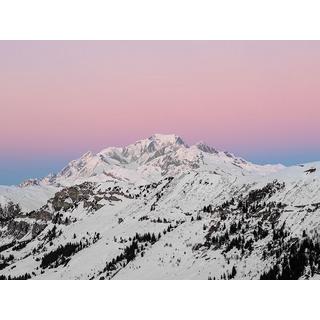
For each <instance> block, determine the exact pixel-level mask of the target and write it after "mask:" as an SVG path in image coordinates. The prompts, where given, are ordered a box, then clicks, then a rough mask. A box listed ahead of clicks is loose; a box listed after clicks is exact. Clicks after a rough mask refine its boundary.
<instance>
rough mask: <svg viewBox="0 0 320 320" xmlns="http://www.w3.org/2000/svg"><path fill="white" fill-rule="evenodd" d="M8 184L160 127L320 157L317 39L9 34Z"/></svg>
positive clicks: (256, 155)
mask: <svg viewBox="0 0 320 320" xmlns="http://www.w3.org/2000/svg"><path fill="white" fill-rule="evenodd" d="M0 110H1V124H0V150H1V157H0V184H13V183H18V182H20V181H21V180H24V179H25V178H28V177H41V176H44V175H46V174H48V173H49V172H52V171H53V172H55V171H57V170H59V169H61V168H62V167H63V166H64V165H65V164H66V163H67V162H68V161H69V160H72V159H74V158H77V157H79V156H80V155H81V154H83V153H85V152H86V151H87V150H91V151H95V152H97V151H100V150H101V149H102V148H105V147H108V146H114V145H116V146H118V145H126V144H129V143H132V142H134V141H135V140H138V139H140V138H145V137H148V136H150V135H151V134H153V133H176V134H178V135H180V136H182V138H184V140H185V141H186V142H188V143H189V144H192V143H195V142H197V141H199V140H204V141H205V142H207V143H208V144H210V145H212V146H214V147H216V148H218V149H221V150H229V151H231V152H233V153H235V154H236V155H240V156H242V157H244V158H246V159H248V160H251V161H253V162H257V163H279V162H281V163H284V164H296V163H300V162H307V161H314V160H320V148H319V147H320V142H319V141H320V139H319V137H320V125H319V123H320V41H310V42H309V41H292V42H290V41H80V42H77V41H51V42H50V41H38V42H37V41H10V42H7V41H0Z"/></svg>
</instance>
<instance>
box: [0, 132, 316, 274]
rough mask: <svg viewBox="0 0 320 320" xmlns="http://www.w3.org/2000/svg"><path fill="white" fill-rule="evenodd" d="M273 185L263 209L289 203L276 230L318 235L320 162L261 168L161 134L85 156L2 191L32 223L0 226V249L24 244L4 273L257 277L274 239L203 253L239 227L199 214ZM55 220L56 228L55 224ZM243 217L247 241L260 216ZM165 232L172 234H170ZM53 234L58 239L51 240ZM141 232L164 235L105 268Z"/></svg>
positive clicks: (216, 215)
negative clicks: (63, 252)
mask: <svg viewBox="0 0 320 320" xmlns="http://www.w3.org/2000/svg"><path fill="white" fill-rule="evenodd" d="M275 181H276V182H277V183H279V186H278V185H277V184H276V183H275ZM272 184H274V185H275V186H276V187H275V188H276V189H275V191H274V192H273V193H270V195H268V196H267V197H266V198H264V199H263V201H261V203H262V202H265V203H267V205H268V204H271V203H276V204H279V203H280V204H285V206H286V207H285V209H283V210H282V211H281V214H280V216H279V217H278V218H277V219H278V220H276V221H277V225H279V226H281V225H282V224H283V223H284V222H285V225H286V228H287V229H288V230H289V231H290V232H291V234H292V235H295V236H297V237H301V234H302V232H303V231H304V230H307V232H308V233H310V234H312V235H314V234H316V233H317V232H318V229H319V227H320V218H319V217H320V215H319V214H320V205H319V207H318V205H317V204H320V162H314V163H308V164H303V165H297V166H292V167H285V166H282V165H256V164H253V163H251V162H248V161H246V160H244V159H242V158H239V157H236V156H234V155H233V154H230V153H228V152H222V151H217V150H216V149H214V148H212V147H210V146H207V145H206V144H204V143H203V142H201V143H198V144H196V145H194V146H188V145H187V144H186V143H185V142H184V141H183V140H182V139H181V138H180V137H178V136H176V135H161V134H155V135H153V136H151V137H150V138H148V139H144V140H141V141H138V142H136V143H134V144H131V145H129V146H127V147H123V148H120V147H117V148H114V147H112V148H107V149H104V150H102V151H101V152H99V153H97V154H93V153H91V152H88V153H86V154H85V155H83V156H82V157H81V158H80V159H78V160H74V161H71V162H70V163H69V164H68V165H67V166H66V167H65V168H64V169H62V170H61V171H60V172H59V173H58V174H56V175H50V176H48V177H46V178H44V179H41V180H37V181H36V182H35V181H34V180H30V183H28V182H25V183H23V184H22V185H21V186H17V187H5V186H1V187H0V204H1V205H2V206H5V205H6V204H7V203H8V202H9V201H12V202H13V203H15V204H19V205H20V207H21V209H22V212H23V213H22V214H20V215H19V216H17V217H16V218H15V220H14V221H16V224H17V223H20V224H21V225H22V223H24V222H25V223H27V224H29V227H28V228H27V229H28V230H24V229H21V228H20V227H18V226H17V225H14V226H13V227H12V225H13V224H11V225H10V226H9V225H6V223H3V224H1V228H0V235H1V236H0V240H1V243H2V245H3V244H10V243H12V241H16V242H17V243H21V242H25V243H26V245H25V246H24V247H23V248H22V249H20V250H13V248H14V246H12V247H10V248H8V249H5V250H3V251H2V252H0V254H1V255H3V256H4V257H8V256H9V255H10V254H12V255H13V256H14V258H13V260H12V261H11V262H10V264H9V265H8V266H7V267H5V268H3V270H0V275H1V274H2V275H4V276H6V277H8V276H10V277H17V276H20V275H23V274H25V273H29V274H30V275H31V276H32V278H34V279H208V278H209V277H210V278H217V279H220V278H221V277H222V276H223V274H231V272H232V268H233V266H236V268H237V274H236V276H235V278H236V279H258V278H259V277H260V276H261V274H262V272H264V271H266V270H267V269H268V268H270V266H271V265H272V264H273V263H274V260H272V259H273V258H272V257H271V256H270V258H268V259H263V258H262V253H263V249H262V248H263V247H264V246H266V245H267V242H268V241H271V235H270V233H269V234H268V236H266V237H265V238H264V239H261V240H259V239H258V240H257V241H256V242H255V244H254V248H253V251H252V252H250V254H249V253H248V254H244V255H243V256H240V254H239V252H238V251H237V250H236V249H232V250H231V251H228V252H225V251H223V250H222V249H221V248H216V249H213V248H212V247H210V248H207V247H205V246H204V245H203V244H204V243H205V238H206V236H207V234H208V230H210V227H212V226H213V227H215V226H219V225H221V223H225V224H226V225H227V228H228V227H229V226H231V223H232V222H234V221H238V220H235V219H237V217H236V215H235V214H233V213H228V216H227V218H226V219H225V220H223V221H222V220H221V211H219V212H218V211H215V210H212V211H211V212H205V211H204V210H203V208H204V207H205V206H208V205H211V206H212V207H213V208H216V207H217V208H218V206H220V205H222V204H223V203H225V202H226V201H230V200H231V199H232V198H234V199H242V198H245V197H246V196H248V195H249V193H250V191H254V190H258V189H263V188H264V187H266V186H267V185H272ZM75 189H76V191H75ZM88 190H89V191H88ZM65 193H66V194H67V195H66V196H65V195H64V194H65ZM75 193H76V195H75ZM82 195H84V196H82ZM61 199H62V200H61ZM60 200H61V202H62V205H60V202H59V201H60ZM257 203H258V202H257ZM234 209H235V210H236V207H234ZM32 210H36V211H37V212H38V213H39V217H40V213H41V214H42V213H43V212H46V213H47V214H48V215H51V218H49V219H47V220H45V219H44V218H43V217H41V218H39V217H38V216H37V217H36V218H35V217H33V216H32V215H31V216H30V215H29V213H30V212H31V211H32ZM261 212H262V213H261V214H262V215H263V210H262V209H261ZM56 215H59V216H60V219H61V220H60V222H57V221H56V220H54V219H53V218H52V217H54V216H56ZM66 218H67V220H65V219H66ZM246 219H248V220H247V221H250V226H249V227H248V229H246V231H243V234H244V237H245V238H246V239H247V240H248V239H249V238H250V235H251V232H252V230H253V229H254V228H256V227H257V226H258V219H261V215H259V217H258V215H257V217H256V216H255V215H252V216H250V214H248V215H247V216H246ZM259 221H260V220H259ZM261 221H262V222H263V221H264V220H263V218H262V220H261ZM259 223H260V222H259ZM36 224H37V225H39V224H41V225H43V230H42V231H41V232H39V233H36V232H35V231H34V228H35V227H34V226H35V225H36ZM169 226H171V227H172V230H170V231H168V232H167V229H168V227H169ZM267 226H268V227H270V224H268V223H266V227H267ZM53 228H56V236H54V237H52V238H50V237H49V236H48V234H49V233H50V232H51V230H52V229H53ZM169 229H170V228H169ZM32 230H33V231H34V232H32ZM319 231H320V230H319ZM216 232H217V234H219V232H220V231H216ZM137 233H138V234H139V235H143V234H146V233H150V234H153V233H154V234H155V235H156V236H157V237H158V234H161V237H160V238H157V241H155V242H153V243H151V242H139V244H138V245H139V246H140V245H143V248H142V249H141V248H140V249H139V250H138V251H137V252H136V255H135V257H134V259H133V260H130V261H127V260H125V259H122V260H121V259H120V260H119V261H118V262H117V263H115V269H114V270H111V271H110V270H106V265H107V264H108V263H110V262H112V260H113V259H116V257H117V256H119V255H121V254H122V253H124V252H125V250H126V249H125V247H127V246H129V245H130V244H131V243H132V239H133V238H134V236H135V235H136V234H137ZM97 234H99V236H97ZM213 234H214V233H213ZM79 241H82V242H83V243H86V246H85V247H84V248H81V250H79V251H76V252H74V253H73V254H72V255H71V256H68V257H65V258H66V260H63V259H65V258H63V259H62V258H61V257H60V258H59V259H60V260H59V259H58V260H56V261H55V262H54V263H52V264H51V265H50V266H47V267H43V265H41V261H43V258H44V257H45V256H46V255H47V254H48V253H50V252H54V251H55V250H57V248H58V247H59V246H65V245H66V244H67V243H76V242H79ZM15 245H16V244H15ZM0 249H1V248H0ZM313 276H314V277H315V278H316V277H319V275H317V274H316V275H313ZM309 277H310V275H309Z"/></svg>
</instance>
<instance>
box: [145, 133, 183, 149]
mask: <svg viewBox="0 0 320 320" xmlns="http://www.w3.org/2000/svg"><path fill="white" fill-rule="evenodd" d="M149 140H151V141H155V142H157V143H158V144H178V145H183V146H185V147H187V144H186V143H185V142H184V141H183V140H182V138H181V137H179V136H177V135H175V134H160V133H155V134H153V135H152V136H151V137H150V138H149Z"/></svg>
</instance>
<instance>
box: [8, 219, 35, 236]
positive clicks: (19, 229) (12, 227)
mask: <svg viewBox="0 0 320 320" xmlns="http://www.w3.org/2000/svg"><path fill="white" fill-rule="evenodd" d="M29 230H30V225H29V224H28V223H27V222H25V221H15V220H12V221H10V222H9V224H8V228H7V232H8V234H9V235H10V236H12V237H14V238H16V239H18V240H20V239H21V238H23V237H24V236H25V235H26V234H27V233H28V232H29Z"/></svg>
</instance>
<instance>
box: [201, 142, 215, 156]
mask: <svg viewBox="0 0 320 320" xmlns="http://www.w3.org/2000/svg"><path fill="white" fill-rule="evenodd" d="M196 147H197V148H198V149H199V150H201V151H203V152H206V153H211V154H217V153H218V150H216V149H215V148H213V147H210V146H209V145H207V144H206V143H205V142H203V141H200V142H198V143H197V144H196Z"/></svg>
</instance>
